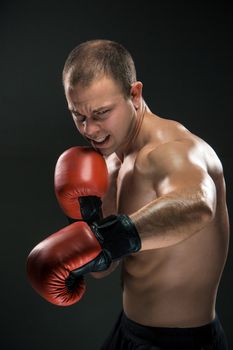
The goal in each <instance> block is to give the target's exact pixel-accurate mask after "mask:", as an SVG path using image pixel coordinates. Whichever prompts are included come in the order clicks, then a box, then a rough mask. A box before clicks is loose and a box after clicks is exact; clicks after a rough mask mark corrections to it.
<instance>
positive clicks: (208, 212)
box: [200, 200, 215, 225]
mask: <svg viewBox="0 0 233 350" xmlns="http://www.w3.org/2000/svg"><path fill="white" fill-rule="evenodd" d="M200 208H201V210H200V221H201V222H202V223H203V224H204V225H206V224H208V223H209V222H211V221H212V220H213V218H214V216H215V204H214V203H213V202H210V201H206V200H203V201H202V203H201V206H200Z"/></svg>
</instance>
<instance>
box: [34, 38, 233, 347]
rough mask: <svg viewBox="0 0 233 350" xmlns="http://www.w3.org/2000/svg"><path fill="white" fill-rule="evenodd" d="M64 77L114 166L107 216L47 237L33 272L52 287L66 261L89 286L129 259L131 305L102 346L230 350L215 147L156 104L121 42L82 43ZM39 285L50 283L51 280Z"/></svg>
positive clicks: (91, 138)
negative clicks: (223, 315) (221, 314)
mask: <svg viewBox="0 0 233 350" xmlns="http://www.w3.org/2000/svg"><path fill="white" fill-rule="evenodd" d="M63 84H64V91H65V96H66V100H67V104H68V109H69V110H70V112H71V115H72V118H73V120H74V123H75V125H76V127H77V130H78V132H79V133H80V134H81V135H82V136H83V137H84V138H85V139H86V140H87V141H88V142H89V143H90V145H91V146H92V147H93V148H94V149H95V150H96V151H97V153H100V154H102V156H103V157H104V159H105V161H106V166H107V170H108V183H109V185H108V188H107V190H106V192H105V193H104V195H103V196H102V210H103V217H104V219H100V220H97V222H94V223H91V224H89V223H87V222H85V221H81V222H75V223H73V224H71V226H68V228H64V229H63V230H65V232H63V231H60V232H58V233H55V234H53V235H51V236H49V237H48V238H47V239H46V240H45V241H44V242H42V244H41V245H40V246H39V249H38V248H36V252H34V253H33V251H32V253H31V254H32V255H31V258H29V260H30V264H29V265H31V266H32V267H33V268H32V270H31V271H32V272H31V274H32V275H33V274H34V272H35V273H36V271H37V269H35V271H34V272H33V269H34V266H35V265H40V266H42V267H41V269H42V270H43V271H44V270H45V271H46V272H45V275H46V284H47V283H48V282H49V276H50V274H51V275H52V276H53V275H54V266H55V265H56V268H57V269H59V271H60V268H61V269H62V271H68V272H67V275H66V277H65V278H66V279H67V276H70V274H71V275H72V274H74V275H75V276H74V280H75V278H76V283H77V288H79V287H80V285H79V283H78V282H77V281H79V278H80V276H81V275H82V274H86V273H92V275H93V276H95V277H97V278H101V277H104V276H106V275H107V274H109V273H111V272H112V271H113V270H114V268H116V267H117V266H118V264H119V261H121V262H122V279H123V311H122V313H121V315H120V317H119V319H118V320H117V322H116V325H115V327H114V328H113V331H112V333H111V334H110V335H109V337H108V338H107V339H106V341H105V343H104V345H103V347H102V349H117V350H120V349H138V348H140V349H162V350H163V349H164V350H165V349H179V350H182V349H185V350H187V349H189V350H192V349H193V350H194V349H195V350H198V349H199V350H200V349H202V350H207V349H227V343H226V338H225V334H224V331H223V329H222V326H221V323H220V321H219V319H218V317H217V314H216V309H215V308H216V296H217V291H218V286H219V283H220V280H221V276H222V272H223V269H224V266H225V262H226V258H227V253H228V244H229V223H228V211H227V205H226V189H225V180H224V173H223V167H222V164H221V161H220V160H219V158H218V156H217V155H216V153H215V151H214V150H213V149H212V148H211V146H210V145H208V144H207V143H206V142H205V141H204V140H202V139H201V138H199V137H198V136H196V135H194V134H193V133H191V132H190V131H189V130H187V129H186V127H185V126H183V125H181V124H180V123H179V122H178V121H175V120H169V119H167V118H162V117H160V116H158V115H156V114H154V113H153V112H152V111H151V110H150V109H149V107H148V105H147V104H146V102H145V100H144V98H143V95H142V88H143V84H142V83H141V82H140V81H138V80H137V77H136V69H135V65H134V61H133V59H132V56H131V55H130V53H129V52H128V51H127V50H126V49H125V48H124V47H123V46H122V45H120V44H118V43H116V42H112V41H109V40H92V41H88V42H84V43H82V44H80V45H79V46H77V47H76V48H74V49H73V50H72V51H71V53H70V54H69V56H68V58H67V60H66V62H65V66H64V69H63ZM96 176H97V177H98V172H97V175H96ZM92 181H93V182H95V179H93V180H92ZM111 220H113V221H115V222H117V224H116V225H113V226H111ZM122 222H124V224H125V225H124V224H122ZM108 223H110V224H109V225H108ZM72 225H73V226H72ZM105 225H106V226H107V230H106V231H105V235H103V234H102V233H101V232H103V231H102V229H103V226H105ZM106 226H105V227H106ZM126 227H127V229H126ZM99 228H100V229H99ZM67 230H68V231H69V233H68V235H67V237H66V234H67ZM70 232H71V233H70ZM73 232H75V234H74V233H73ZM70 236H71V237H72V239H70ZM60 239H61V241H62V246H63V248H61V246H60V244H59V242H60ZM107 241H108V243H107ZM132 241H133V242H134V244H133V248H132V245H131V243H130V242H132ZM109 242H110V243H109ZM113 242H114V243H113ZM113 246H114V247H115V248H116V251H115V252H113V250H114V249H113ZM77 247H78V248H77ZM53 248H54V249H53ZM131 248H132V249H131ZM112 249H113V250H112ZM54 251H55V252H58V251H59V252H61V255H62V258H60V257H57V256H54V254H55V252H54ZM57 254H58V253H57ZM55 255H56V254H55ZM103 255H104V257H103ZM70 256H71V260H70ZM38 257H39V258H38ZM101 259H104V263H103V264H101V261H102V260H101ZM51 261H52V263H51V264H50V262H51ZM74 261H75V263H73V262H74ZM106 261H107V263H106ZM96 263H97V265H98V266H101V267H100V268H96ZM102 267H103V268H102ZM39 270H40V269H39ZM102 270H103V271H102ZM72 271H75V272H72ZM42 275H43V274H42ZM32 279H33V278H32ZM68 280H69V278H68ZM63 281H64V277H63ZM37 284H38V288H39V286H40V285H43V288H45V287H44V276H42V279H41V283H40V281H39V279H38V280H37ZM45 289H46V288H45ZM42 294H43V291H42Z"/></svg>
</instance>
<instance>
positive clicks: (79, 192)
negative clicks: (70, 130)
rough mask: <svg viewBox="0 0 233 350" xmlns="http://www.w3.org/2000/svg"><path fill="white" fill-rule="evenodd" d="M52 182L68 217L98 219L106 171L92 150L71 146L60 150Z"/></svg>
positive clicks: (105, 186)
mask: <svg viewBox="0 0 233 350" xmlns="http://www.w3.org/2000/svg"><path fill="white" fill-rule="evenodd" d="M54 185H55V194H56V197H57V200H58V203H59V204H60V207H61V208H62V210H63V211H64V213H65V214H66V215H67V216H68V218H72V219H76V220H80V219H82V220H85V221H87V222H89V223H91V222H94V221H97V220H99V219H101V218H102V211H101V205H102V202H101V198H102V197H103V195H104V194H105V193H106V192H107V189H108V171H107V166H106V163H105V160H104V158H103V156H102V155H101V154H100V153H98V152H97V151H96V150H94V149H93V148H91V147H71V148H69V149H68V150H66V151H65V152H64V153H62V155H61V156H60V157H59V159H58V161H57V164H56V167H55V174H54ZM73 221H74V220H73Z"/></svg>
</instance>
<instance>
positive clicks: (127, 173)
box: [103, 158, 156, 216]
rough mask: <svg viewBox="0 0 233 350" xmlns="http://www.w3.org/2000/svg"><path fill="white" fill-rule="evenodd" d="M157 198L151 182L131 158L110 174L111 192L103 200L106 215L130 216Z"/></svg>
mask: <svg viewBox="0 0 233 350" xmlns="http://www.w3.org/2000/svg"><path fill="white" fill-rule="evenodd" d="M155 198H156V193H155V191H154V189H153V186H152V183H151V181H149V180H148V179H146V178H145V177H144V176H143V175H142V173H140V171H138V170H137V167H136V166H135V159H134V158H129V159H128V160H125V161H124V163H123V164H121V166H119V167H117V168H115V169H114V171H112V172H110V173H109V190H108V192H107V194H106V196H105V197H104V199H103V210H104V215H105V216H106V215H110V214H117V213H122V214H127V215H130V214H131V213H133V212H135V211H137V210H139V209H140V208H141V207H143V206H144V205H146V204H147V203H149V202H150V201H152V200H153V199H155Z"/></svg>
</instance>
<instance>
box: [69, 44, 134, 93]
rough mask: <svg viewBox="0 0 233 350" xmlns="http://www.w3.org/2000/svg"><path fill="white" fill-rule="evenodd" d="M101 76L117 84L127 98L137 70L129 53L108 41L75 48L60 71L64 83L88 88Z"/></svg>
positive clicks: (120, 46)
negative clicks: (107, 77) (61, 71)
mask: <svg viewBox="0 0 233 350" xmlns="http://www.w3.org/2000/svg"><path fill="white" fill-rule="evenodd" d="M102 75H106V76H109V77H111V78H113V79H114V80H116V81H117V82H119V84H120V85H121V88H122V91H123V94H124V95H125V96H126V97H128V96H129V95H130V90H131V84H132V83H134V82H135V81H136V69H135V65H134V61H133V59H132V56H131V54H130V53H129V52H128V51H127V50H126V49H125V48H124V47H123V46H122V45H121V44H119V43H116V42H114V41H110V40H102V39H98V40H90V41H86V42H83V43H81V44H80V45H78V46H77V47H75V48H74V49H73V50H72V51H71V52H70V54H69V55H68V57H67V59H66V61H65V65H64V69H63V84H64V83H65V81H68V83H69V84H70V85H71V86H75V85H76V84H79V83H80V84H82V85H83V86H88V85H89V84H90V83H91V82H92V81H93V80H94V79H96V78H99V77H100V76H102Z"/></svg>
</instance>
